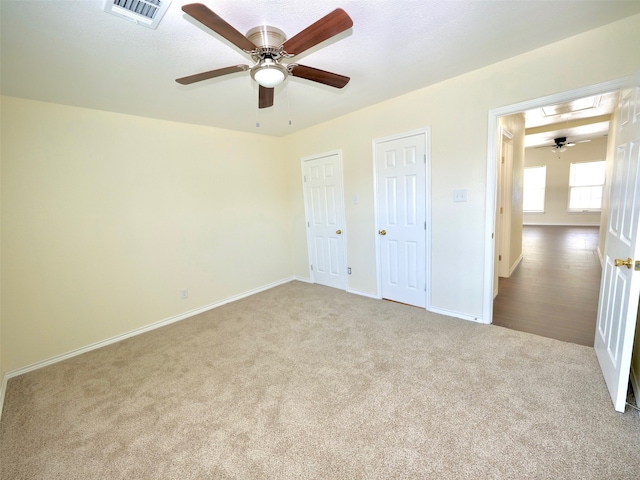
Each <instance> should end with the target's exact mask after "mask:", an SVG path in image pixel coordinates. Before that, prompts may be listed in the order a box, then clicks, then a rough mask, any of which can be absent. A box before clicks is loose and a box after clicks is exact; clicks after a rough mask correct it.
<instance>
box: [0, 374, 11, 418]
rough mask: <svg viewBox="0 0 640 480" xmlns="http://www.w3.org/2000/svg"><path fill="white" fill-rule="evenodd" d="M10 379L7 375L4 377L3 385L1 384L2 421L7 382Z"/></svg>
mask: <svg viewBox="0 0 640 480" xmlns="http://www.w3.org/2000/svg"><path fill="white" fill-rule="evenodd" d="M8 381H9V377H8V376H7V374H4V375H3V376H2V384H0V420H1V419H2V407H4V393H5V392H6V391H7V382H8Z"/></svg>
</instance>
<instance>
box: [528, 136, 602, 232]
mask: <svg viewBox="0 0 640 480" xmlns="http://www.w3.org/2000/svg"><path fill="white" fill-rule="evenodd" d="M606 158H607V137H603V138H599V139H595V140H592V141H591V142H588V143H578V144H576V145H574V146H573V147H568V148H567V150H566V151H564V152H562V153H560V154H559V155H558V154H557V153H553V152H552V151H551V149H550V148H527V149H526V153H525V166H527V167H540V166H546V167H547V185H546V191H545V202H544V208H545V211H544V213H525V214H524V223H525V224H528V225H594V226H597V225H600V213H599V212H595V213H582V212H575V213H569V212H568V211H567V209H568V208H569V165H570V164H571V163H577V162H593V161H597V160H606Z"/></svg>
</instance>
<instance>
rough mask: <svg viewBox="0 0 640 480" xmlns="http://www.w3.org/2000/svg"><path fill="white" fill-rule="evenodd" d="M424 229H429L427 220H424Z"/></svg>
mask: <svg viewBox="0 0 640 480" xmlns="http://www.w3.org/2000/svg"><path fill="white" fill-rule="evenodd" d="M424 229H425V230H426V229H427V222H424Z"/></svg>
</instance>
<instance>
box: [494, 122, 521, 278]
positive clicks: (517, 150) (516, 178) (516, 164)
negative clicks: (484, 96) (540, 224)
mask: <svg viewBox="0 0 640 480" xmlns="http://www.w3.org/2000/svg"><path fill="white" fill-rule="evenodd" d="M500 122H501V125H502V126H503V127H504V128H506V129H507V130H508V131H509V132H510V133H511V134H512V135H513V139H512V144H513V156H512V164H511V192H509V198H510V200H511V201H510V204H511V208H510V223H511V231H510V239H511V240H510V249H509V267H510V270H512V269H513V267H514V266H515V265H516V264H517V263H518V262H519V260H520V258H521V257H522V223H523V214H522V195H523V182H524V152H525V149H524V116H523V115H522V114H521V113H517V114H514V115H508V116H506V117H502V118H501V119H500Z"/></svg>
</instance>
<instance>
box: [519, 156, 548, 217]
mask: <svg viewBox="0 0 640 480" xmlns="http://www.w3.org/2000/svg"><path fill="white" fill-rule="evenodd" d="M546 183H547V167H545V166H542V167H526V168H525V169H524V191H523V194H522V210H523V211H524V212H525V213H542V212H544V189H545V185H546Z"/></svg>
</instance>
